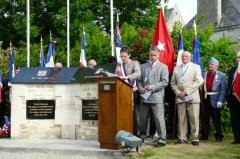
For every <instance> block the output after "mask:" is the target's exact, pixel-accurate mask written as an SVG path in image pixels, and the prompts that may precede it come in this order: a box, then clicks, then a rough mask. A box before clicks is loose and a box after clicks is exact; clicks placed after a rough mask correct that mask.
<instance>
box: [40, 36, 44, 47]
mask: <svg viewBox="0 0 240 159" xmlns="http://www.w3.org/2000/svg"><path fill="white" fill-rule="evenodd" d="M40 43H41V49H42V48H43V38H42V35H41V39H40Z"/></svg>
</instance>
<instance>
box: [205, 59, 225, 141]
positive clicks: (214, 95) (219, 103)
mask: <svg viewBox="0 0 240 159" xmlns="http://www.w3.org/2000/svg"><path fill="white" fill-rule="evenodd" d="M218 66H219V62H218V60H217V59H216V58H214V57H211V58H210V59H209V65H208V72H206V73H205V75H204V81H205V83H204V110H205V111H204V120H205V122H204V124H205V130H204V132H203V136H202V139H205V140H207V139H208V136H209V132H210V125H209V122H210V117H211V118H212V121H213V124H214V127H215V130H216V132H215V134H214V137H215V139H216V142H221V141H222V139H223V134H222V127H221V110H222V107H223V103H224V100H225V96H226V92H227V77H226V75H225V73H223V72H220V71H218Z"/></svg>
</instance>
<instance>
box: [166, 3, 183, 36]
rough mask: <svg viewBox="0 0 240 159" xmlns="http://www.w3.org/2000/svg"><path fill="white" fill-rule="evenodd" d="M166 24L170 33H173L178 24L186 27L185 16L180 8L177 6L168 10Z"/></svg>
mask: <svg viewBox="0 0 240 159" xmlns="http://www.w3.org/2000/svg"><path fill="white" fill-rule="evenodd" d="M165 17H166V22H167V27H168V31H169V32H171V31H172V29H173V26H174V24H175V23H176V22H180V23H181V24H182V25H183V26H184V25H185V22H184V20H183V16H182V14H181V12H180V10H179V9H178V6H177V5H175V6H174V7H173V8H169V9H167V10H166V15H165Z"/></svg>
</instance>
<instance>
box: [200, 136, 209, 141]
mask: <svg viewBox="0 0 240 159" xmlns="http://www.w3.org/2000/svg"><path fill="white" fill-rule="evenodd" d="M200 140H208V137H206V136H201V137H200Z"/></svg>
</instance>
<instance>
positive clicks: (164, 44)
mask: <svg viewBox="0 0 240 159" xmlns="http://www.w3.org/2000/svg"><path fill="white" fill-rule="evenodd" d="M154 46H157V47H158V48H159V49H160V56H159V60H160V61H161V62H162V63H164V64H166V65H167V66H168V71H169V72H170V73H172V72H173V69H174V59H175V52H174V48H173V44H172V40H171V38H170V36H169V33H168V30H167V25H166V22H165V18H164V16H163V12H162V9H161V8H160V11H159V16H158V20H157V23H156V26H155V33H154V36H153V40H152V47H154Z"/></svg>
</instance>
